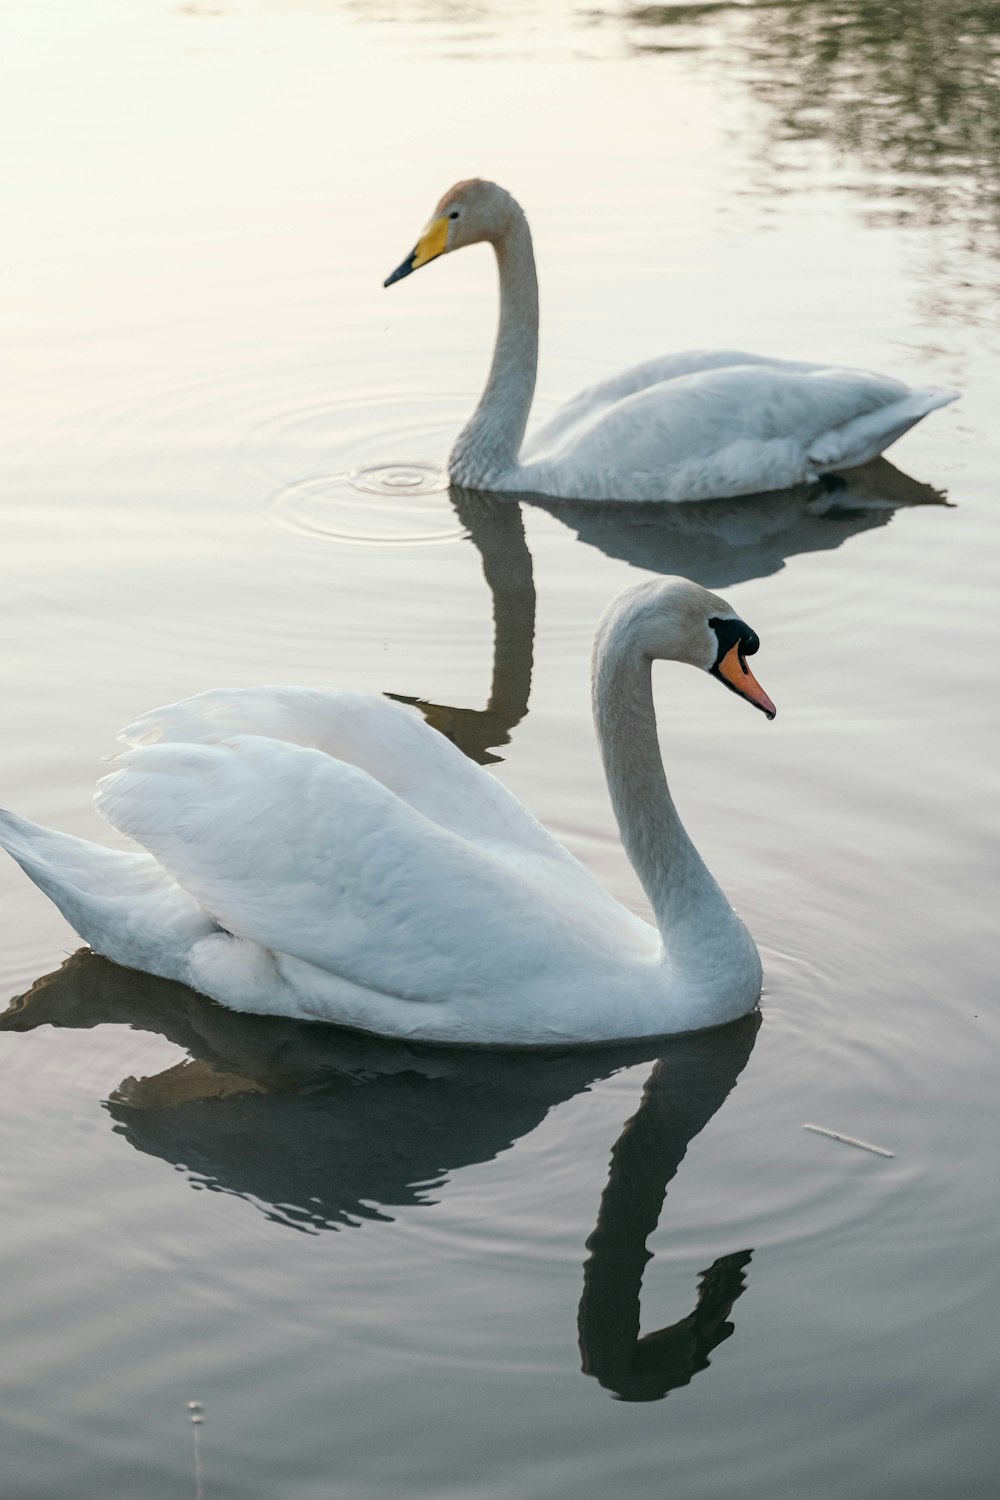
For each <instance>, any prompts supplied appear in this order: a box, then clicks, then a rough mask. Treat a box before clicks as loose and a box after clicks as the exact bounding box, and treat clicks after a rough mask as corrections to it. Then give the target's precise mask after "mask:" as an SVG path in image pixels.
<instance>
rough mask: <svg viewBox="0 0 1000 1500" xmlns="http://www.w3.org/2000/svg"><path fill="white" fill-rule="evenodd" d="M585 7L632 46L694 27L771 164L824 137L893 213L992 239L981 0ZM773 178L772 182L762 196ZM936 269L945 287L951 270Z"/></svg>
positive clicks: (998, 208) (990, 103) (995, 92)
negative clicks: (757, 103) (761, 136)
mask: <svg viewBox="0 0 1000 1500" xmlns="http://www.w3.org/2000/svg"><path fill="white" fill-rule="evenodd" d="M589 14H590V15H592V16H594V17H595V18H599V19H600V20H601V21H602V22H603V23H605V24H606V25H608V26H613V27H614V28H615V30H616V32H620V33H621V34H622V35H623V36H624V40H625V43H626V45H627V46H628V48H629V49H630V50H631V51H634V52H640V53H643V52H656V51H664V50H674V47H675V42H674V38H675V36H676V35H678V34H681V35H683V37H684V38H685V43H686V45H689V46H690V45H693V44H694V38H695V37H696V36H697V35H698V34H699V33H700V34H701V36H702V37H703V40H704V45H705V46H706V47H711V48H712V49H713V51H715V52H716V53H718V54H719V55H720V57H721V59H722V61H723V64H724V66H725V67H726V70H727V72H736V73H737V75H738V76H739V77H740V79H741V81H742V82H743V83H745V84H746V85H748V86H749V88H750V89H751V91H752V92H753V93H754V94H755V95H756V96H757V97H758V98H759V99H761V100H763V101H765V102H766V103H767V105H768V106H769V111H770V122H769V124H768V126H767V138H768V143H769V146H770V147H771V148H772V161H771V165H772V166H774V167H780V169H781V171H782V173H787V172H788V170H789V168H790V167H792V166H793V161H792V159H791V158H789V157H788V156H787V154H785V153H783V152H782V149H781V148H782V146H783V144H784V143H796V142H802V141H808V140H824V141H826V142H828V143H829V144H830V145H832V146H833V147H834V148H835V149H836V150H838V151H839V152H842V153H843V154H844V155H845V156H846V157H848V158H854V159H855V160H857V161H858V162H859V163H860V164H862V165H863V166H864V168H865V169H866V172H867V174H868V177H867V180H866V181H863V182H861V183H860V184H858V186H860V188H861V190H862V191H863V192H864V193H865V194H866V195H869V196H877V197H878V198H879V199H880V200H881V201H880V207H879V213H880V214H882V215H884V216H886V217H888V218H889V219H890V220H892V221H893V222H898V223H904V224H906V223H911V222H915V223H918V224H921V225H926V224H930V225H954V226H956V227H958V228H960V229H961V231H962V236H963V248H964V249H965V250H968V251H977V252H984V251H985V252H987V253H988V254H993V253H995V252H996V250H997V249H998V247H1000V6H998V5H997V4H996V3H995V0H894V3H892V4H886V3H884V0H837V3H835V4H831V3H829V0H763V3H758V4H752V5H742V4H741V5H699V4H695V5H644V4H641V3H640V4H626V5H624V6H614V7H603V6H599V5H598V6H594V7H593V8H592V9H590V10H589ZM800 164H801V165H808V163H801V162H800ZM784 185H785V186H786V187H787V186H788V183H787V181H786V182H785V184H784ZM777 186H778V184H777V183H776V182H775V181H774V180H773V178H772V180H770V181H769V182H768V183H767V190H768V192H774V191H775V190H776V188H777ZM937 269H938V272H939V274H940V275H943V276H944V279H945V280H950V281H951V282H952V283H953V287H954V289H955V290H958V289H959V285H960V281H961V275H962V273H961V272H960V271H958V272H956V271H955V270H953V272H952V275H951V276H950V277H949V275H948V268H947V267H940V268H937ZM961 290H962V291H963V292H965V293H966V297H967V295H968V294H969V293H970V292H972V291H973V289H970V288H965V287H962V288H961Z"/></svg>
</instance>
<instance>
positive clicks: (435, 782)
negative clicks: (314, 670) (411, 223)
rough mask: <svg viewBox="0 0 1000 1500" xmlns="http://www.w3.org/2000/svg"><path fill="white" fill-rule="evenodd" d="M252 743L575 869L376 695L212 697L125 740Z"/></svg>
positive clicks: (452, 754)
mask: <svg viewBox="0 0 1000 1500" xmlns="http://www.w3.org/2000/svg"><path fill="white" fill-rule="evenodd" d="M243 734H248V735H256V736H259V737H263V738H267V739H270V740H277V741H281V742H282V743H285V744H288V745H299V746H301V747H303V748H305V749H314V750H320V751H322V752H323V753H324V754H325V755H328V756H331V757H332V758H333V759H335V760H338V761H343V762H345V763H346V764H348V765H351V766H357V767H358V769H359V770H362V771H366V772H367V773H368V775H369V776H371V777H372V778H373V779H374V780H375V781H378V782H380V783H381V785H382V786H384V787H385V788H386V789H387V790H388V791H390V792H392V793H394V794H395V796H397V797H399V798H401V799H402V800H403V801H404V802H407V803H408V804H409V805H410V806H411V807H412V808H414V809H415V810H416V811H417V812H420V813H422V814H423V815H424V817H426V818H429V819H431V821H433V822H435V823H437V824H438V825H439V826H440V827H441V828H447V829H450V830H451V832H453V833H457V834H460V835H462V836H463V837H464V838H467V839H469V840H471V841H473V842H476V841H481V840H482V841H487V842H489V843H490V844H491V845H493V846H497V845H509V846H510V847H511V849H513V850H517V851H518V852H519V853H521V854H525V853H531V852H535V853H538V854H540V855H547V856H549V857H550V858H560V857H564V858H565V859H572V856H570V855H568V854H567V851H566V850H564V849H563V848H562V846H561V845H560V844H558V843H557V842H556V840H555V839H553V838H552V837H551V835H550V834H548V833H547V832H546V830H545V829H544V828H543V827H542V825H541V824H540V823H539V822H538V821H537V819H535V818H534V817H532V815H531V814H530V813H529V812H528V811H527V809H526V808H525V807H524V806H523V805H522V804H521V803H520V802H518V800H517V798H516V797H513V796H512V795H511V793H510V792H508V791H507V789H506V787H504V786H503V785H502V783H501V782H499V781H497V780H496V778H495V777H493V776H490V775H488V774H487V773H486V772H484V771H483V770H482V769H481V767H479V766H477V765H476V764H474V762H472V761H470V760H469V759H468V758H467V757H466V756H465V755H463V754H462V752H461V751H460V750H459V749H458V748H457V747H456V746H455V745H453V744H452V743H451V741H450V740H447V739H445V737H444V735H442V734H439V733H438V732H437V731H436V730H434V729H431V728H430V727H429V726H428V725H427V724H426V723H425V722H424V721H423V720H422V719H421V718H419V717H418V716H417V715H415V714H411V713H408V712H407V711H406V710H405V709H403V708H401V707H400V706H398V705H397V704H395V703H391V702H389V701H388V700H386V699H385V698H381V697H378V696H377V695H375V694H371V693H357V692H350V691H346V690H342V689H335V688H305V687H288V686H271V687H256V688H213V689H210V690H209V691H208V692H204V693H198V694H197V695H196V696H194V697H191V698H186V699H184V700H183V701H182V702H180V703H170V704H167V705H165V706H164V707H162V708H156V709H153V710H151V711H150V712H149V713H147V714H144V715H143V716H142V717H141V718H139V719H137V720H136V721H135V722H134V723H133V724H130V725H129V726H128V728H126V729H124V730H123V731H122V733H121V735H120V736H119V738H120V739H121V740H123V741H124V742H125V743H126V744H128V745H133V746H143V745H155V744H170V743H186V744H216V743H218V742H219V741H222V740H227V739H229V738H231V737H232V736H233V735H243ZM572 863H573V865H574V866H577V868H581V867H579V866H578V865H577V861H575V860H572Z"/></svg>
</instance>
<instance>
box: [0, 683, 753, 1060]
mask: <svg viewBox="0 0 1000 1500" xmlns="http://www.w3.org/2000/svg"><path fill="white" fill-rule="evenodd" d="M248 729H249V730H251V731H252V732H247V731H248ZM122 738H123V740H125V742H126V744H127V745H128V746H129V747H130V748H129V749H127V750H126V751H125V752H123V754H122V755H121V756H120V757H119V760H118V764H117V769H115V770H114V771H113V773H112V774H111V775H109V776H107V777H105V778H104V779H103V780H102V782H101V783H100V785H99V790H98V793H97V797H96V805H97V808H98V810H99V811H100V813H101V814H102V815H103V816H104V817H105V818H107V820H108V821H109V822H110V823H111V824H113V826H114V827H115V828H117V829H119V830H120V831H121V832H122V833H124V834H127V835H128V836H129V837H131V838H132V839H134V840H135V841H136V842H137V843H138V844H139V845H141V846H142V849H143V851H145V852H137V853H123V852H120V851H116V850H109V849H106V848H102V847H100V846H98V845H94V844H90V843H87V842H84V841H82V840H78V839H73V838H70V837H68V836H66V835H63V834H58V833H55V832H52V831H51V830H48V829H43V828H38V827H37V826H36V825H34V824H31V823H29V822H27V821H26V820H24V819H21V818H18V817H16V816H14V815H12V814H6V813H5V814H3V815H2V816H0V843H3V844H4V845H5V846H6V847H7V848H8V850H9V851H10V853H11V854H13V856H14V857H15V858H16V859H17V860H18V861H19V862H20V863H21V865H22V866H23V868H24V869H25V870H26V872H27V873H28V874H29V875H30V876H31V878H32V879H33V880H34V881H35V882H36V884H38V885H39V886H41V888H42V889H43V890H44V891H45V892H46V893H47V894H48V895H49V896H50V897H51V898H52V899H53V901H55V903H56V904H57V905H58V906H59V907H60V909H61V910H62V911H63V913H64V915H65V916H66V917H67V919H68V920H69V921H70V923H71V924H72V925H73V926H74V927H75V929H76V930H77V932H79V933H80V935H81V936H82V937H83V938H84V939H85V941H87V942H88V943H89V944H90V946H91V947H92V948H93V949H94V950H95V951H96V952H98V953H101V954H103V955H104V956H106V957H108V958H111V959H113V960H115V961H116V962H118V963H121V964H124V965H126V966H128V967H132V968H138V969H142V970H145V971H147V972H150V973H154V974H159V975H162V976H163V977H165V978H169V979H175V980H180V981H182V982H184V983H186V984H189V985H191V986H192V987H193V988H195V989H197V990H199V991H201V992H202V993H204V994H207V995H210V996H212V997H213V998H214V999H216V1000H219V1001H220V1002H221V1003H222V1004H224V1005H227V1006H229V1007H231V1008H234V1009H238V1010H249V1011H257V1012H265V1013H272V1012H273V1013H278V1014H282V1015H290V1016H297V1017H300V1018H303V1019H316V1020H323V1021H333V1022H337V1023H340V1024H343V1025H346V1026H352V1027H357V1028H359V1029H362V1030H367V1031H375V1032H378V1033H380V1034H382V1035H386V1036H398V1037H407V1038H411V1039H419V1040H425V1041H438V1042H450V1043H463V1042H468V1043H475V1044H480V1045H508V1046H509V1045H513V1046H539V1045H559V1044H562V1043H566V1042H573V1043H576V1044H579V1043H581V1042H584V1043H585V1042H588V1041H593V1042H597V1041H607V1040H613V1039H615V1038H619V1037H620V1038H623V1039H624V1038H634V1037H640V1036H648V1035H662V1034H666V1033H669V1032H673V1031H684V1030H689V1029H692V1028H693V1027H698V1026H705V1025H711V1024H717V1023H718V1022H722V1021H725V1020H728V1019H731V1018H732V1017H734V1016H736V1015H739V1014H742V1013H744V1012H745V1011H746V1010H748V1009H750V1008H751V1007H752V1005H753V1003H754V1001H755V999H756V994H757V992H758V991H759V982H760V976H759V969H758V971H757V973H756V976H754V975H753V974H751V975H749V976H747V975H746V974H745V973H744V974H743V975H742V976H741V978H740V980H739V981H738V982H737V983H735V984H734V983H733V982H732V980H731V979H727V977H726V976H727V974H728V972H729V970H730V969H731V968H732V964H731V961H730V960H731V957H732V955H731V954H729V953H728V952H727V951H726V944H725V942H722V943H721V945H720V944H716V946H715V948H714V949H713V948H711V946H710V947H709V950H708V951H707V952H706V954H705V961H704V963H703V964H702V965H700V966H699V971H698V972H690V971H689V970H688V971H685V972H683V973H680V972H676V971H675V970H674V969H672V967H671V961H670V958H669V956H668V955H666V954H665V953H664V950H663V944H662V941H661V938H660V935H659V933H658V932H657V931H656V929H655V928H653V927H651V926H649V925H648V924H647V923H645V922H643V921H642V920H640V919H639V918H638V917H636V916H634V915H633V914H632V913H630V912H629V911H627V910H626V909H625V908H624V907H622V906H621V905H619V904H618V903H617V902H616V901H614V900H613V899H612V898H611V897H610V896H609V895H608V894H607V893H606V892H605V891H604V890H603V889H602V888H601V887H600V886H599V885H598V884H597V882H596V881H595V880H594V879H593V878H592V877H591V876H590V875H589V874H588V872H587V871H586V869H585V868H584V867H583V866H582V865H581V864H580V863H579V862H578V861H577V860H576V859H575V858H574V857H573V856H572V855H571V854H570V853H569V852H568V851H567V850H566V849H564V848H563V847H562V846H561V845H560V844H559V843H558V842H557V841H556V840H555V839H553V838H552V837H551V836H550V835H549V834H548V833H547V832H546V831H545V829H544V828H543V827H542V826H541V824H539V823H538V822H537V821H536V820H535V818H534V817H532V815H531V814H530V813H529V812H527V811H526V810H525V809H524V808H523V807H522V806H521V804H520V803H518V802H517V800H516V799H515V798H514V797H513V796H512V795H511V794H510V793H509V792H508V791H507V790H506V789H505V788H504V787H503V786H502V785H501V784H500V783H499V782H498V781H496V780H495V778H493V777H492V776H490V775H489V774H488V773H486V772H484V771H483V770H482V769H481V768H480V767H479V766H477V765H475V764H473V763H472V762H471V761H469V760H467V759H466V758H465V757H464V756H463V755H462V754H461V752H460V751H458V750H457V749H456V748H455V747H454V746H453V745H451V744H450V743H449V742H448V741H447V740H445V739H444V738H443V737H442V736H441V735H438V734H437V733H436V732H435V731H433V730H431V729H429V728H428V727H427V726H426V725H425V724H424V723H423V722H422V721H420V720H418V719H416V718H415V717H412V716H410V715H409V714H407V713H406V712H405V711H404V710H403V709H400V708H398V707H396V706H395V705H393V704H390V703H387V702H386V701H385V700H384V699H380V698H377V697H369V696H367V695H362V694H356V693H350V692H337V691H324V690H315V689H306V688H289V687H280V688H278V687H275V688H260V689H244V690H240V689H234V690H220V691H212V692H208V693H203V694H201V695H199V696H198V697H195V698H192V699H188V700H187V701H185V702H182V703H179V704H176V705H171V706H170V707H167V708H164V709H161V710H157V711H155V712H153V713H151V714H149V715H147V716H146V717H144V718H143V719H140V720H138V721H137V722H136V723H135V724H133V725H132V726H130V728H129V729H128V730H126V731H125V732H124V733H123V735H122ZM741 930H742V929H741ZM755 984H756V990H755V989H754V985H755ZM750 991H753V993H749V992H750ZM706 1007H707V1010H706Z"/></svg>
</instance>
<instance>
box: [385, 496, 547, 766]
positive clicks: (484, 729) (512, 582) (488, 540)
mask: <svg viewBox="0 0 1000 1500" xmlns="http://www.w3.org/2000/svg"><path fill="white" fill-rule="evenodd" d="M451 501H452V504H453V505H454V507H455V510H456V511H457V513H458V517H459V520H460V521H461V522H462V524H463V525H464V526H465V527H466V529H467V530H468V533H469V536H470V537H471V539H472V541H473V543H474V544H475V546H476V547H477V548H478V549H479V552H480V555H481V556H482V559H483V576H484V577H485V579H486V582H487V584H488V585H489V589H490V593H491V594H492V597H493V631H494V635H493V676H492V681H491V683H490V695H489V699H488V701H487V704H486V707H485V709H476V708H462V707H458V706H457V705H454V704H445V703H431V702H429V701H428V700H427V699H426V698H419V697H410V696H408V695H406V694H403V693H387V694H386V697H387V698H392V699H393V700H394V701H395V702H397V703H408V704H412V705H413V706H414V707H416V708H419V709H420V712H421V713H422V714H423V716H424V718H425V719H426V720H427V722H428V724H430V725H431V726H432V727H433V728H434V729H437V730H438V731H439V732H440V733H441V734H443V735H445V737H446V738H447V739H449V740H452V741H453V743H454V744H456V745H457V746H458V747H459V749H460V750H463V751H464V752H465V754H466V755H467V756H469V758H470V760H474V761H477V762H478V764H479V765H481V766H485V765H489V764H490V763H491V762H493V761H497V760H499V759H500V757H499V756H498V755H493V754H492V753H491V751H492V750H494V749H496V748H498V747H499V746H501V745H506V744H507V743H508V741H509V740H510V736H511V732H512V730H513V729H514V728H515V727H516V726H517V725H518V724H519V723H520V722H521V720H522V719H523V718H524V716H525V714H526V713H527V711H528V696H529V693H530V691H531V668H532V649H533V644H534V635H535V584H534V579H533V576H532V567H531V553H530V552H529V551H528V544H527V542H526V541H525V536H524V522H523V521H522V519H521V509H520V506H519V505H518V504H517V502H516V501H515V500H510V499H494V498H493V496H492V495H489V494H486V493H483V494H477V493H474V492H473V491H471V490H462V489H459V487H458V486H457V485H452V487H451Z"/></svg>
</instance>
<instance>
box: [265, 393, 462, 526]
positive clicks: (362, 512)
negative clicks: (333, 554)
mask: <svg viewBox="0 0 1000 1500" xmlns="http://www.w3.org/2000/svg"><path fill="white" fill-rule="evenodd" d="M465 404H466V403H464V402H463V400H462V398H460V397H456V398H455V401H454V405H455V412H454V415H452V414H451V412H450V411H449V406H450V403H448V402H445V403H442V402H441V401H440V400H439V399H434V400H431V399H429V398H427V397H421V396H419V395H416V396H415V395H413V394H412V392H410V391H408V390H407V391H397V392H395V393H393V392H391V391H390V392H386V391H384V390H383V391H378V392H371V393H370V394H362V395H357V394H355V395H353V396H352V397H350V398H349V399H341V400H337V399H334V400H332V401H330V402H329V403H325V404H323V405H307V406H302V407H300V408H299V409H297V410H292V411H288V412H285V413H280V414H276V415H275V416H274V417H272V418H270V419H268V420H267V421H265V422H262V423H260V424H259V425H258V426H257V427H256V428H254V429H253V430H252V431H251V432H250V434H249V436H248V438H247V440H246V443H245V456H246V457H247V458H248V459H249V461H250V463H251V464H252V465H253V467H254V468H255V469H257V470H258V471H259V472H260V473H262V474H263V475H266V476H267V478H268V479H269V480H270V481H271V484H272V486H273V487H272V488H270V489H269V491H268V492H267V494H266V495H265V497H264V502H263V508H264V512H265V514H266V515H267V516H268V517H269V518H270V519H271V520H272V521H274V522H275V523H276V524H277V525H279V526H281V527H282V528H284V529H285V530H291V531H294V532H297V533H299V534H300V535H303V536H308V537H314V538H320V539H322V540H324V541H333V542H348V543H360V544H363V545H372V544H381V545H390V546H429V545H437V544H439V543H442V542H452V541H458V540H460V539H461V537H462V536H463V535H464V531H463V528H462V526H461V525H460V523H459V522H458V519H457V517H456V515H455V512H454V510H453V509H452V506H451V504H450V502H449V499H448V476H447V473H446V472H445V469H444V466H443V464H442V463H440V462H438V463H435V462H433V461H431V460H432V458H433V457H434V456H436V455H437V454H444V453H445V452H447V448H448V444H449V442H450V441H451V438H452V437H453V435H454V433H455V431H456V429H457V427H458V426H459V425H460V414H461V411H462V409H463V406H464V405H465ZM401 449H402V451H403V452H404V453H405V452H406V450H407V449H409V451H410V452H411V453H412V452H413V450H414V449H416V450H417V452H418V453H419V452H420V450H421V449H422V450H423V454H424V455H426V456H421V457H419V458H412V459H410V458H407V459H396V460H387V459H386V457H385V455H386V454H387V453H390V454H391V453H392V452H393V451H394V450H395V451H396V452H399V451H400V450H401ZM275 481H277V483H276V484H275Z"/></svg>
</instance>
